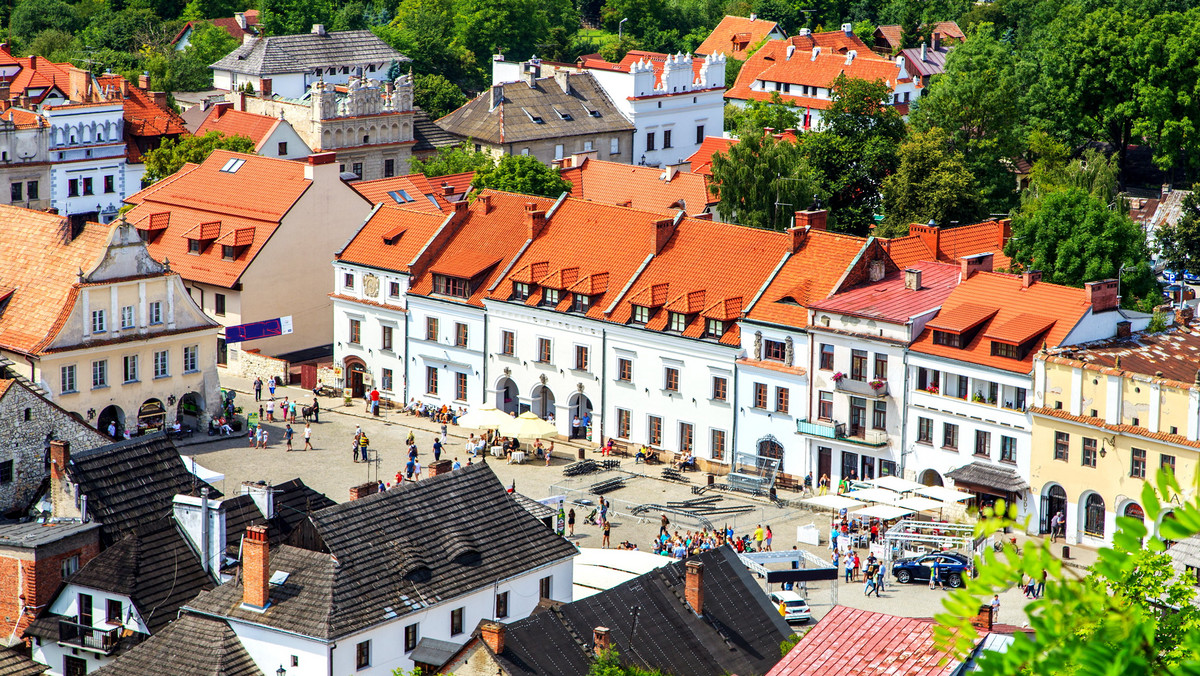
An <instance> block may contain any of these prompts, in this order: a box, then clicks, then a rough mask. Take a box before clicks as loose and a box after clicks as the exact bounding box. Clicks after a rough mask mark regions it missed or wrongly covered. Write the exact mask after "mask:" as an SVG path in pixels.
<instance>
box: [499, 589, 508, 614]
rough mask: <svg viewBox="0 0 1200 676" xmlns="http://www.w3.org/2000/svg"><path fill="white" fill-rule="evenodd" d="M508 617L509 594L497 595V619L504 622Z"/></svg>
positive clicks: (501, 593)
mask: <svg viewBox="0 0 1200 676" xmlns="http://www.w3.org/2000/svg"><path fill="white" fill-rule="evenodd" d="M506 617H508V592H500V593H499V594H496V619H497V620H503V619H504V618H506Z"/></svg>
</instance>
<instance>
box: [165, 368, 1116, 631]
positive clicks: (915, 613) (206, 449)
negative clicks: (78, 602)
mask: <svg viewBox="0 0 1200 676" xmlns="http://www.w3.org/2000/svg"><path fill="white" fill-rule="evenodd" d="M222 384H223V385H224V386H226V387H232V388H233V389H235V390H239V391H240V392H239V394H238V395H237V397H236V400H235V403H236V404H237V405H239V406H243V407H245V408H246V409H247V410H252V409H256V408H257V404H256V403H255V402H254V396H253V394H252V393H250V387H249V382H248V381H242V380H240V379H236V378H231V377H225V376H223V377H222ZM264 396H265V392H264ZM285 396H289V397H293V398H296V397H298V401H300V402H303V403H306V404H310V403H311V402H312V398H313V397H312V393H311V392H305V391H303V390H299V389H296V388H279V389H277V391H276V398H277V399H279V400H282V398H283V397H285ZM321 406H322V412H321V422H320V423H315V424H313V446H314V448H315V450H313V451H301V450H300V449H302V448H303V447H304V441H303V429H304V422H303V420H300V419H298V421H297V424H296V425H293V428H294V429H295V441H294V443H293V448H294V449H296V450H295V451H294V452H291V453H288V452H286V450H285V447H284V443H283V429H284V425H283V424H282V423H278V422H276V423H266V424H265V427H266V429H267V430H268V433H269V442H270V446H269V448H267V449H266V450H255V449H251V448H249V444H248V440H247V438H246V437H245V436H244V435H242V436H239V437H232V438H231V437H207V436H203V435H196V436H194V437H193V438H192V439H190V440H187V441H186V442H185V444H186V445H184V446H183V447H182V448H181V449H180V452H181V453H182V454H184V455H186V456H194V457H195V460H196V462H197V463H199V464H200V465H202V466H204V467H206V468H208V469H211V470H213V471H216V472H219V473H221V474H223V475H224V476H225V478H224V480H223V482H218V485H217V488H219V489H220V490H221V491H222V492H224V493H225V494H227V495H229V494H236V492H237V490H238V486H239V485H240V484H241V482H242V481H250V480H263V481H269V482H271V483H280V482H283V481H287V480H290V479H292V478H295V477H300V478H301V479H303V480H304V482H305V483H306V484H308V485H309V486H311V487H312V488H314V489H316V490H318V491H321V492H323V493H325V494H326V495H328V496H330V497H331V498H332V499H333V500H335V501H337V502H344V501H345V500H347V499H348V492H349V488H350V487H351V486H354V485H357V484H360V483H363V482H365V481H372V480H383V481H384V482H385V483H393V482H395V475H396V473H397V471H401V470H402V469H403V466H404V463H405V462H406V460H407V456H406V451H405V447H404V440H405V438H406V437H407V436H408V433H409V431H412V432H413V433H414V434H415V435H416V440H417V446H418V448H419V450H420V460H421V462H422V464H423V465H426V466H427V465H428V463H429V462H431V461H432V460H433V457H432V450H431V448H432V445H433V441H434V439H435V437H436V436H437V434H438V426H437V425H436V424H434V423H432V421H429V420H425V419H419V418H416V417H413V416H409V415H405V414H401V413H395V412H387V413H384V414H383V415H382V416H381V417H379V418H375V417H372V416H369V415H367V414H366V411H365V410H364V405H363V403H362V402H355V403H354V404H352V405H351V406H349V407H345V406H344V405H343V403H342V401H341V400H340V399H334V398H322V400H321ZM358 425H361V426H362V429H363V430H364V431H365V432H366V433H367V435H368V437H369V438H370V440H371V450H372V458H373V462H371V463H355V462H354V461H353V454H352V451H351V442H352V440H353V435H354V430H355V427H356V426H358ZM470 432H471V430H464V429H462V428H455V427H453V426H452V427H450V429H449V439H448V444H447V449H448V450H447V452H446V453H444V454H443V456H442V457H443V458H450V459H454V458H458V459H459V460H460V461H461V462H462V463H463V464H464V465H465V464H466V463H467V454H466V453H465V451H464V450H463V443H464V441H465V439H466V437H467V435H468V434H469V433H470ZM585 452H586V454H587V457H593V458H594V457H599V453H598V452H597V451H595V450H586V451H585ZM577 454H578V447H576V446H573V445H568V444H566V443H562V442H559V443H556V454H555V458H554V459H553V461H552V463H551V465H550V466H549V467H547V466H545V464H544V463H543V462H542V461H534V462H528V463H526V464H522V465H510V464H507V463H505V462H504V460H502V459H500V460H497V459H495V458H489V459H488V461H487V462H488V464H489V465H490V466H491V468H492V470H493V471H494V472H495V473H496V475H497V476H498V477H499V479H500V480H501V482H503V484H504V485H506V486H512V485H515V486H516V489H517V490H518V491H519V492H521V493H523V494H525V495H527V496H529V497H532V498H543V497H549V496H552V495H567V496H568V504H569V505H570V504H571V501H573V500H576V499H586V500H591V501H593V502H594V501H595V496H594V495H590V494H589V493H588V488H589V487H590V486H591V485H592V484H594V483H596V482H599V481H602V480H604V479H608V478H612V477H615V476H624V477H626V479H627V481H626V485H625V487H624V488H621V489H619V490H616V491H614V492H612V493H609V494H607V495H606V498H607V499H609V500H611V501H612V504H613V507H612V511H611V512H610V521H611V522H612V525H613V528H612V543H613V544H614V545H616V544H617V543H620V542H623V541H629V542H633V543H635V544H637V545H638V547H639V548H641V549H643V550H646V549H649V548H650V547H651V543H652V542H653V540H654V538H655V537H656V536H657V534H658V527H659V518H660V512H658V511H653V510H651V511H649V512H646V513H644V514H641V515H637V514H635V513H634V512H633V508H634V507H637V506H639V505H647V504H664V503H666V502H668V501H681V500H688V499H692V498H694V497H696V496H695V495H693V494H692V490H691V487H692V486H693V485H702V484H703V483H705V481H706V478H707V475H705V474H702V473H695V472H693V473H687V474H686V475H685V476H686V477H687V478H688V479H689V480H690V483H688V484H681V483H678V482H671V481H664V480H662V479H661V478H659V477H660V475H661V466H649V467H648V466H646V465H642V464H634V462H633V460H632V459H626V458H621V459H620V460H621V469H620V470H619V471H609V472H603V473H600V474H592V475H587V476H584V477H564V476H563V473H562V469H563V467H565V466H566V465H568V464H569V463H571V462H574V461H575V460H576V459H577ZM475 461H477V462H478V461H481V459H476V460H475ZM706 495H721V496H722V497H723V499H722V500H721V502H720V506H721V507H730V506H744V507H747V508H749V511H748V512H745V513H740V514H734V515H719V516H714V517H712V518H711V519H710V521H711V522H712V525H713V526H715V527H724V526H725V525H726V524H730V525H732V526H733V527H734V529H735V532H736V533H737V534H738V535H741V534H743V533H750V532H752V531H753V530H754V528H755V526H756V525H757V524H759V523H761V524H763V525H764V526H765V525H770V526H771V527H772V529H773V531H774V536H775V539H774V547H773V548H774V549H775V550H776V551H779V550H785V549H791V548H792V546H793V545H797V541H796V529H797V527H798V526H801V525H806V524H817V525H818V526H820V527H821V528H822V531H823V537H824V533H827V532H828V531H827V525H828V516H827V515H825V514H822V513H816V512H811V511H808V510H806V509H803V508H780V507H778V506H775V505H773V504H771V503H769V502H766V501H759V500H755V499H753V498H749V497H741V496H735V495H728V494H724V493H721V492H715V491H713V492H709V493H707V494H706ZM782 497H785V498H792V497H794V494H791V493H785V494H784V495H783V496H782ZM592 509H593V507H592V506H589V505H575V510H576V515H577V523H576V533H575V536H574V537H573V538H572V540H573V541H574V542H576V543H577V544H578V545H579V546H581V547H598V546H599V545H600V533H599V528H597V527H596V526H594V525H585V524H584V518H585V517H586V516H587V515H588V513H589V512H590V511H591V510H592ZM668 518H670V519H671V521H672V529H675V528H679V529H680V530H688V529H689V528H690V529H695V528H698V527H699V525H700V524H699V523H697V522H694V521H691V522H689V521H688V520H687V519H686V518H684V517H676V516H671V515H668ZM799 546H800V547H801V548H804V549H807V550H808V551H810V552H812V553H813V554H815V555H817V556H819V557H821V558H822V559H827V558H828V556H829V550H828V548H827V547H809V546H808V545H799ZM1072 549H1073V551H1074V552H1075V555H1076V557H1078V558H1077V560H1076V562H1077V564H1080V563H1081V564H1082V565H1087V564H1089V563H1090V562H1091V561H1094V553H1092V552H1089V551H1088V550H1079V549H1078V548H1072ZM1089 557H1090V560H1089ZM891 583H892V580H891V578H890V576H889V577H888V583H887V584H885V590H884V592H883V595H882V597H881V598H876V597H874V596H872V597H871V598H869V599H868V598H866V597H865V596H864V595H863V587H862V584H861V583H850V584H838V585H837V589H836V592H834V590H833V589H832V588H831V585H830V584H829V583H820V584H815V583H814V584H810V585H809V589H808V591H807V596H808V599H809V603H810V604H811V605H812V608H813V613H814V617H815V618H816V619H820V617H823V616H824V614H825V613H826V612H828V610H829V608H830V607H831V605H832V603H833V599H834V595H835V594H836V599H837V601H836V602H837V603H840V604H842V605H846V606H851V607H855V608H865V609H870V610H878V611H881V612H887V613H892V614H895V615H903V616H910V617H929V616H931V615H933V614H935V613H938V612H941V610H942V605H941V599H942V597H943V596H944V595H945V592H943V591H933V590H930V589H928V587H927V586H925V585H921V584H910V585H895V584H891ZM1000 602H1001V610H1000V620H1001V621H1004V622H1013V623H1022V620H1023V617H1024V616H1023V614H1022V613H1021V609H1022V608H1023V607H1024V605H1025V603H1026V599H1025V598H1024V597H1023V595H1022V594H1021V593H1020V591H1018V590H1016V589H1010V590H1008V591H1007V592H1005V593H1003V594H1001V596H1000Z"/></svg>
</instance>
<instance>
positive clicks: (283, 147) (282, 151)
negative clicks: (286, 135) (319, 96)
mask: <svg viewBox="0 0 1200 676" xmlns="http://www.w3.org/2000/svg"><path fill="white" fill-rule="evenodd" d="M276 151H277V152H276V154H277V155H279V156H280V157H283V156H284V155H287V141H280V142H279V147H278V148H277V149H276ZM387 162H391V160H387ZM388 176H389V177H390V176H391V174H388Z"/></svg>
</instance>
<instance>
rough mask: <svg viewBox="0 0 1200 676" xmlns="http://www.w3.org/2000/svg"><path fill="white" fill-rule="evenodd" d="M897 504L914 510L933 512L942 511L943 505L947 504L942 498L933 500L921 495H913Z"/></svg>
mask: <svg viewBox="0 0 1200 676" xmlns="http://www.w3.org/2000/svg"><path fill="white" fill-rule="evenodd" d="M896 506H897V507H904V508H907V509H911V510H913V511H914V512H932V511H941V509H942V507H945V506H946V503H944V502H942V501H941V500H933V499H930V498H923V497H921V496H919V495H913V496H911V497H907V498H904V499H903V500H900V501H899V502H897V503H896Z"/></svg>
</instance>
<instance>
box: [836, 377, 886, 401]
mask: <svg viewBox="0 0 1200 676" xmlns="http://www.w3.org/2000/svg"><path fill="white" fill-rule="evenodd" d="M871 383H876V384H878V385H880V387H878V388H875V387H872V386H871ZM833 386H834V388H835V389H837V391H839V392H846V393H847V394H853V395H856V396H859V397H868V398H871V399H878V398H880V397H886V396H888V384H887V381H886V380H852V379H850V378H842V379H841V380H839V381H837V382H835V383H834V384H833Z"/></svg>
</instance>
